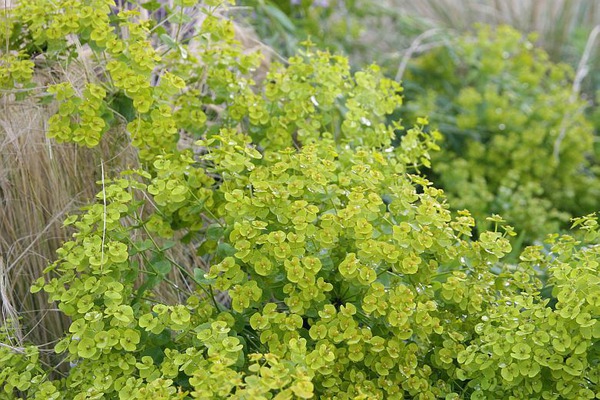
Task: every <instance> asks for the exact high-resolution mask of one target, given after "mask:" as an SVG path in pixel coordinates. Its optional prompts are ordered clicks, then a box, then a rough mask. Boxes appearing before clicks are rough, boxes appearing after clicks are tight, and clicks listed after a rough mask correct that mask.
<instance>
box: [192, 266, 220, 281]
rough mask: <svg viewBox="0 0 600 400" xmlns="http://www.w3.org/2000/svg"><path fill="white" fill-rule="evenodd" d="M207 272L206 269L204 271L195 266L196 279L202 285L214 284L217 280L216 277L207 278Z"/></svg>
mask: <svg viewBox="0 0 600 400" xmlns="http://www.w3.org/2000/svg"><path fill="white" fill-rule="evenodd" d="M205 274H206V271H204V270H203V269H200V268H194V280H195V281H196V282H197V283H199V284H202V285H212V284H213V283H214V282H215V280H214V279H209V278H206V277H205V276H204V275H205Z"/></svg>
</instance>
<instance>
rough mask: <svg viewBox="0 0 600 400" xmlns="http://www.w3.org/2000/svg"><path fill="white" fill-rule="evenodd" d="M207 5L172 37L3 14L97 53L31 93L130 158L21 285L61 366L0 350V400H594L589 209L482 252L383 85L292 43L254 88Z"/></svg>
mask: <svg viewBox="0 0 600 400" xmlns="http://www.w3.org/2000/svg"><path fill="white" fill-rule="evenodd" d="M176 3H177V4H178V5H177V6H176V8H174V9H173V10H172V13H173V14H168V15H187V14H189V13H190V12H191V11H190V10H189V9H187V8H186V7H191V6H192V3H195V2H186V1H180V2H176ZM216 3H219V2H206V3H205V4H204V5H203V6H202V7H198V8H197V9H196V11H199V12H201V13H202V15H203V18H202V23H201V24H200V25H199V26H198V27H197V28H196V29H197V32H196V35H195V39H194V42H191V41H190V42H189V43H186V42H185V41H179V40H177V39H178V38H177V37H165V36H164V35H165V34H166V33H165V32H161V31H160V29H159V28H160V26H161V25H160V23H158V24H156V25H153V23H152V22H149V21H145V20H142V19H140V17H139V14H138V13H137V12H136V11H135V10H133V11H123V10H121V11H120V12H118V13H114V12H112V11H111V9H110V8H109V5H111V4H110V2H109V1H104V0H87V1H81V2H80V1H71V0H61V1H57V0H53V1H51V2H50V1H44V0H36V1H29V2H22V3H21V4H20V5H19V6H18V7H17V8H16V9H15V10H13V12H12V13H11V15H12V18H14V20H15V21H18V22H19V23H18V24H14V25H13V30H14V31H15V32H12V33H11V34H12V35H20V37H21V38H22V39H21V43H22V44H23V46H24V47H31V48H33V47H36V46H39V47H44V48H46V49H47V50H46V51H47V52H48V57H47V59H48V60H49V62H55V63H56V65H61V64H64V63H68V62H69V60H70V59H72V58H73V57H74V56H75V55H74V54H73V51H74V50H75V49H76V48H78V47H79V45H81V46H89V48H90V49H91V51H92V53H93V54H94V55H95V57H94V60H95V62H96V63H98V65H97V68H95V71H100V72H99V74H98V76H97V78H95V77H93V76H91V77H90V81H89V82H88V83H87V84H86V85H85V87H84V88H83V89H81V88H77V87H74V86H73V85H72V84H71V83H70V82H61V83H57V84H56V85H54V86H52V87H50V88H48V89H47V90H46V91H45V92H44V89H42V88H39V89H38V90H40V91H42V93H43V94H44V96H42V97H43V98H45V95H49V96H53V97H54V101H55V102H56V104H57V114H56V116H55V117H52V119H51V121H49V134H50V135H52V136H53V137H54V138H55V139H56V140H63V141H72V142H76V143H78V144H80V145H82V146H94V145H96V143H98V142H99V141H101V140H103V137H104V136H106V135H110V134H111V128H113V127H115V126H117V125H119V124H127V129H128V131H129V134H130V136H131V144H132V146H134V147H136V148H137V149H138V150H139V158H140V162H141V165H142V167H141V168H139V169H136V170H131V171H124V172H123V173H122V174H120V175H118V176H109V177H105V178H104V179H103V180H102V181H101V182H100V184H101V190H100V192H99V193H98V202H96V203H94V204H90V205H89V206H87V207H85V208H84V209H82V211H81V213H79V214H77V215H73V216H70V217H69V218H68V219H67V220H66V221H65V225H66V226H71V227H73V228H74V229H75V232H76V233H75V234H74V235H73V240H71V241H69V242H67V243H65V244H64V245H63V247H62V248H61V249H60V250H59V252H58V260H57V261H56V262H55V263H53V264H52V265H50V266H49V267H48V268H47V270H46V271H45V273H46V276H44V277H41V278H40V279H38V280H37V281H36V282H35V283H34V285H33V286H32V288H31V291H32V293H34V294H35V293H36V292H39V291H41V290H43V291H45V292H46V293H47V294H48V295H49V297H50V299H51V301H53V302H55V303H56V305H57V308H58V309H59V310H60V311H61V312H62V313H64V314H65V315H67V316H68V317H69V318H70V319H71V321H72V323H71V325H70V327H69V330H68V332H66V333H65V336H64V337H62V338H57V339H58V340H57V343H56V346H55V348H54V350H55V352H56V353H57V354H59V355H62V357H64V359H63V360H64V362H65V363H69V365H70V367H69V368H68V369H67V370H60V369H57V370H56V371H53V370H54V369H55V368H57V366H50V367H47V366H44V365H41V364H40V363H38V362H37V361H36V358H35V354H36V352H37V349H36V348H35V347H33V348H31V347H27V348H25V349H21V348H15V347H12V346H10V345H3V346H0V362H1V363H2V367H3V368H2V370H1V372H0V388H2V390H3V393H2V395H0V396H3V397H4V398H32V399H59V398H73V399H94V398H115V399H148V398H154V399H176V398H180V399H186V398H238V399H271V398H273V399H291V398H324V399H327V398H331V399H333V398H336V399H371V398H374V399H377V398H379V399H383V398H396V399H402V398H418V399H436V398H443V399H460V398H471V399H489V398H498V399H523V398H531V399H536V398H537V399H559V398H565V399H593V398H595V397H596V398H598V397H600V388H599V383H600V374H599V371H600V368H599V365H598V364H599V362H600V356H599V354H598V338H600V323H598V314H599V312H600V285H599V283H600V278H599V272H600V247H598V245H597V244H596V243H597V242H598V239H599V238H600V230H599V228H598V222H597V218H596V217H594V216H593V215H590V216H588V217H585V218H581V219H578V220H577V221H576V222H575V224H576V225H579V231H580V233H581V236H582V239H581V241H576V240H575V239H573V238H572V237H570V236H560V237H559V236H552V237H550V238H549V239H548V242H547V245H546V247H541V246H538V247H530V248H528V249H526V250H525V251H524V252H523V253H522V255H521V257H520V262H519V263H518V264H516V265H512V264H507V263H505V262H503V261H502V258H503V257H504V256H505V255H506V254H507V253H509V252H510V251H511V245H510V243H509V240H508V238H509V237H510V236H511V235H512V234H513V231H512V229H511V228H510V227H508V226H506V225H505V222H504V220H502V219H501V218H500V217H498V216H493V217H490V220H489V221H490V224H491V226H492V230H490V231H483V232H481V233H480V235H479V238H478V239H477V240H474V239H472V238H471V232H472V229H473V227H474V220H473V218H472V217H471V215H470V213H469V212H468V211H462V212H459V213H458V215H457V216H456V217H453V216H452V215H451V212H450V211H449V208H448V205H447V203H446V200H445V196H444V193H443V191H442V190H440V189H437V188H435V187H434V186H433V184H432V183H431V182H429V181H428V180H427V179H425V178H424V177H423V176H422V175H421V174H420V173H419V168H421V167H423V166H425V167H427V166H429V165H430V161H429V152H430V151H431V150H436V149H437V145H436V144H435V141H434V139H436V138H437V136H438V134H437V132H436V131H432V132H431V133H427V132H428V130H427V129H426V124H427V121H426V119H424V118H420V119H418V120H417V125H415V126H413V127H411V128H409V129H408V130H406V131H405V132H404V134H403V136H402V140H401V142H400V143H399V145H398V146H392V140H393V139H394V137H395V135H396V134H397V131H398V130H400V129H401V127H400V125H399V124H398V123H396V124H392V125H388V124H387V123H386V119H387V117H388V116H389V115H390V114H392V113H393V112H394V111H395V110H396V109H397V108H398V107H399V106H400V105H401V100H402V98H401V96H400V93H401V88H400V86H399V85H398V84H396V83H394V82H392V81H390V80H387V79H385V78H383V77H382V76H381V73H380V72H379V70H378V69H377V68H376V67H371V68H368V69H366V70H364V71H359V72H357V73H355V74H352V73H351V72H350V70H349V67H348V63H347V61H346V60H345V59H344V58H342V57H337V56H331V55H329V54H328V53H323V52H318V51H315V50H314V49H312V47H311V46H310V45H308V46H307V48H306V50H305V51H304V53H303V54H301V55H298V56H296V57H294V58H292V59H290V60H289V62H288V64H287V65H274V66H273V67H272V70H271V71H270V72H269V74H268V75H267V77H266V79H265V80H264V82H263V83H262V84H260V85H259V84H256V83H255V82H254V81H253V80H252V79H251V73H252V71H253V70H254V69H255V68H256V67H257V66H258V62H259V59H258V57H257V56H256V55H253V54H250V55H248V54H244V52H243V51H242V49H240V48H239V46H238V45H237V44H236V42H235V40H234V28H233V25H232V23H231V21H228V20H227V19H223V18H220V17H217V14H216V13H217V12H218V7H216ZM50 6H52V7H53V8H49V7H50ZM64 16H68V18H65V17H64ZM188 22H189V21H188ZM51 32H53V33H52V35H50V33H51ZM124 32H126V33H127V34H126V35H125V34H124ZM67 38H68V40H67ZM74 42H76V43H78V46H75V47H71V43H74ZM192 50H193V51H192ZM24 59H25V58H24ZM4 65H6V64H0V66H2V68H5V67H4ZM183 137H193V138H196V139H197V140H196V141H195V144H194V145H193V146H189V147H185V146H181V143H179V145H178V142H181V139H182V138H183ZM177 242H187V243H192V244H194V245H196V246H197V253H198V255H199V256H200V258H199V261H198V262H197V263H196V264H191V262H190V260H185V259H176V258H174V257H173V256H172V254H171V252H170V249H171V248H172V246H174V245H175V244H176V243H177ZM540 271H548V274H549V276H550V277H549V279H548V282H547V283H546V284H542V282H541V281H540V279H539V278H538V275H539V272H540ZM174 276H176V277H178V278H179V280H178V281H175V280H174V279H173V277H174ZM177 282H183V283H180V284H178V283H177ZM165 288H166V289H168V290H169V291H171V292H172V293H174V294H175V296H172V298H173V297H174V298H175V299H176V300H172V301H171V302H166V301H164V300H163V299H162V298H161V297H160V296H159V292H160V291H159V289H162V290H163V291H164V289H165ZM548 291H550V292H551V295H552V297H553V298H554V299H555V300H556V301H555V303H551V302H550V301H551V298H550V297H549V296H548V295H547V294H542V293H547V292H548ZM220 293H221V294H223V293H226V294H227V295H228V296H229V297H230V302H226V301H223V300H222V299H223V296H222V295H221V294H220ZM228 303H230V305H228ZM2 335H3V336H2V338H3V340H5V338H8V337H9V336H10V332H3V333H2ZM30 383H33V384H30Z"/></svg>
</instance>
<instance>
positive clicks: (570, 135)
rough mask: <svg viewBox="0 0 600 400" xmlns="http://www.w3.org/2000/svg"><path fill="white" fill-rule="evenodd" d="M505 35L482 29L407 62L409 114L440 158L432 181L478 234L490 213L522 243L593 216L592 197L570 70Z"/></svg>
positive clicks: (586, 129) (594, 178) (594, 170)
mask: <svg viewBox="0 0 600 400" xmlns="http://www.w3.org/2000/svg"><path fill="white" fill-rule="evenodd" d="M534 40H535V38H534V37H524V36H523V35H522V34H521V33H519V32H517V31H516V30H514V29H513V28H510V27H507V26H504V27H498V28H496V29H494V30H493V29H492V28H490V27H481V28H479V30H478V31H477V33H476V34H475V35H466V36H463V37H461V38H458V39H457V40H455V41H452V42H451V43H450V44H449V45H448V46H445V47H439V48H436V49H434V50H433V51H430V52H428V53H426V54H424V55H422V56H420V57H418V58H417V59H415V60H414V61H413V62H412V65H411V67H410V69H409V72H408V73H407V75H406V81H407V84H406V87H407V97H408V98H409V99H410V101H409V102H408V107H407V108H406V110H409V113H413V114H417V115H424V114H427V115H430V117H431V120H432V124H433V125H434V126H436V127H439V129H440V130H441V131H442V133H443V135H444V138H445V140H444V143H443V145H442V147H443V148H444V151H442V152H440V153H439V154H438V155H437V156H436V157H435V161H434V169H433V172H434V174H435V176H436V177H439V178H438V180H437V182H438V183H439V184H441V186H442V187H443V188H444V189H445V190H446V192H447V194H448V198H449V199H450V202H451V204H452V206H453V207H454V208H456V209H462V208H467V209H469V210H470V211H471V212H472V213H473V215H474V216H475V219H476V220H477V221H478V224H479V226H480V227H481V228H484V229H485V228H487V225H486V224H485V217H486V216H487V215H489V214H491V213H497V214H500V215H502V216H503V217H505V218H506V219H507V220H508V222H509V223H510V224H511V225H513V226H515V228H516V230H517V231H518V232H519V233H521V234H522V237H523V239H524V240H525V241H526V242H531V241H533V240H536V239H542V238H543V237H544V236H545V235H546V234H547V233H550V232H554V231H557V230H558V229H559V228H562V227H564V226H565V223H566V222H567V221H568V220H569V218H570V217H572V216H579V215H584V214H587V213H589V212H592V211H596V210H597V204H598V203H597V199H598V196H599V195H600V179H599V178H598V164H597V154H595V152H596V151H595V150H594V140H595V139H594V129H593V126H592V124H591V122H590V121H589V120H588V119H587V118H586V109H587V108H588V104H587V103H586V102H585V101H584V100H581V99H580V98H579V97H578V95H577V94H576V93H573V90H572V83H573V78H574V77H573V75H574V74H573V71H572V70H571V69H570V68H569V67H568V66H567V65H562V64H554V63H552V62H551V61H549V59H548V55H547V54H546V53H545V52H544V51H543V50H542V49H540V48H536V47H535V46H534V45H533V41H534Z"/></svg>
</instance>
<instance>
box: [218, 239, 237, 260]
mask: <svg viewBox="0 0 600 400" xmlns="http://www.w3.org/2000/svg"><path fill="white" fill-rule="evenodd" d="M235 253H237V250H236V249H235V248H234V247H233V246H232V245H230V244H228V243H219V245H218V246H217V256H219V257H221V258H225V257H231V256H233V255H234V254H235Z"/></svg>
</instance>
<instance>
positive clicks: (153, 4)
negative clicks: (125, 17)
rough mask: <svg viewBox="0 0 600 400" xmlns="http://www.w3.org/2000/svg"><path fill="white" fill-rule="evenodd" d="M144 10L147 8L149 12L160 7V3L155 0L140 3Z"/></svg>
mask: <svg viewBox="0 0 600 400" xmlns="http://www.w3.org/2000/svg"><path fill="white" fill-rule="evenodd" d="M141 6H142V8H143V9H144V10H148V11H150V12H154V11H156V10H158V9H159V8H160V7H161V4H160V3H159V2H158V1H157V0H150V1H147V2H145V3H143V4H141Z"/></svg>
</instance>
